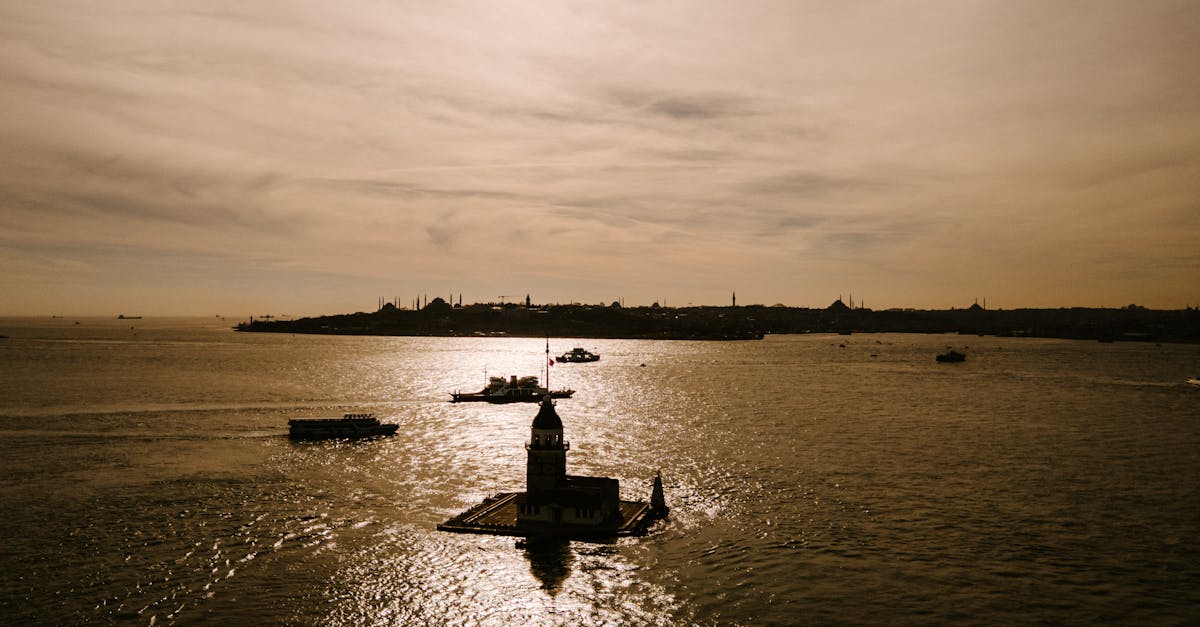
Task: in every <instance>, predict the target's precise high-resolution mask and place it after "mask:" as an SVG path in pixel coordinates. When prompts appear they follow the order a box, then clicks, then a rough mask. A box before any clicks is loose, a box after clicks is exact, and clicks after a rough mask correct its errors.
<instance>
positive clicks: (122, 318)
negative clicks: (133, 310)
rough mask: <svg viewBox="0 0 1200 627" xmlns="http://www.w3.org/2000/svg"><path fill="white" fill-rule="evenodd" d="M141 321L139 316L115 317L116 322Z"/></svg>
mask: <svg viewBox="0 0 1200 627" xmlns="http://www.w3.org/2000/svg"><path fill="white" fill-rule="evenodd" d="M141 319H142V317H141V316H127V315H125V314H121V315H119V316H117V320H141Z"/></svg>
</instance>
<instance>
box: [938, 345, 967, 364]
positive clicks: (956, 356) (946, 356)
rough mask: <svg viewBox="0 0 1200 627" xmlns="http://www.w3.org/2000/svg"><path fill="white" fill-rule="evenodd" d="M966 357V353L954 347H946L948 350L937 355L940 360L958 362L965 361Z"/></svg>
mask: <svg viewBox="0 0 1200 627" xmlns="http://www.w3.org/2000/svg"><path fill="white" fill-rule="evenodd" d="M966 359H967V356H966V355H964V354H963V353H960V352H958V351H956V350H954V349H953V348H948V349H946V352H944V353H942V354H941V355H938V356H937V360H938V361H940V362H958V361H965V360H966Z"/></svg>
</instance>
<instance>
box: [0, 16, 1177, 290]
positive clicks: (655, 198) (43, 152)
mask: <svg viewBox="0 0 1200 627" xmlns="http://www.w3.org/2000/svg"><path fill="white" fill-rule="evenodd" d="M1198 25H1200V9H1197V7H1196V6H1195V3H1191V2H1186V1H1183V2H1175V1H1171V0H1156V1H1152V2H1147V3H1137V4H1130V3H1121V2H1098V3H1089V4H1088V5H1087V7H1078V6H1075V5H1069V4H1050V5H1047V4H1045V3H1040V2H1033V1H1028V2H1026V1H1018V2H976V3H956V4H947V5H939V6H938V7H936V8H929V7H926V8H921V7H913V6H902V5H894V4H889V3H873V2H869V3H853V4H846V5H831V4H828V3H808V2H761V3H757V2H756V3H751V4H749V5H746V4H736V3H723V2H711V3H709V2H702V3H700V4H699V5H696V4H690V3H683V4H674V3H648V4H632V5H611V4H605V3H599V4H563V5H548V4H545V3H541V2H529V3H525V2H513V3H502V4H488V3H475V2H445V3H436V4H425V5H419V6H417V5H411V4H407V3H391V2H362V3H354V4H352V5H345V6H339V7H337V8H336V10H335V9H333V8H332V7H329V6H324V5H321V4H296V3H282V2H273V1H267V2H255V3H250V4H244V5H236V6H235V5H229V6H216V5H204V4H201V5H183V6H164V5H161V4H158V3H136V2H135V3H133V4H130V3H122V4H110V5H96V4H95V3H85V2H82V1H80V2H74V1H71V0H62V1H50V2H38V3H7V4H5V5H2V6H0V250H6V251H9V253H7V254H8V256H7V257H5V259H6V260H7V261H12V260H14V259H25V260H37V261H33V262H28V263H25V262H23V263H11V264H10V263H6V270H9V271H8V272H6V274H8V275H9V276H8V277H7V278H2V279H0V288H2V289H3V290H5V293H6V294H7V293H13V294H19V296H18V298H17V300H19V301H21V302H24V303H28V304H27V305H26V307H27V309H26V310H28V311H36V310H37V309H38V304H37V303H38V302H39V301H38V300H37V299H38V296H37V295H36V293H34V292H30V291H29V290H28V286H29V285H31V284H33V280H32V279H33V278H34V277H36V279H37V281H39V282H42V283H43V284H45V283H46V282H47V281H50V282H54V281H56V280H57V281H59V282H61V283H63V284H66V283H68V282H71V281H74V277H79V276H83V275H85V274H86V275H87V276H88V277H90V278H89V280H90V281H92V282H93V283H95V284H97V285H105V286H109V289H112V290H113V291H114V292H120V293H121V294H122V297H123V298H127V297H128V296H129V295H130V294H132V293H136V292H137V290H139V289H141V290H145V291H146V294H147V299H148V300H151V301H152V300H153V298H154V297H153V292H154V291H155V290H156V289H165V288H162V286H165V285H169V284H172V283H173V282H177V281H179V280H180V277H181V276H184V275H186V276H188V277H189V278H188V280H189V281H192V282H196V278H195V277H196V274H195V273H196V272H197V271H198V269H200V268H211V269H212V271H213V272H214V273H215V274H214V276H216V275H217V274H219V275H220V276H229V277H231V278H230V281H228V282H225V283H222V282H221V281H220V280H214V282H213V284H214V285H222V284H231V285H232V284H236V285H238V288H237V289H238V290H242V291H244V292H248V293H251V294H254V293H263V294H271V296H272V298H277V297H284V298H288V296H286V295H284V294H286V293H285V292H282V291H275V290H268V289H266V286H267V285H268V284H271V285H273V284H276V283H279V282H280V281H286V282H289V283H294V284H297V285H313V284H318V283H319V284H321V285H327V283H326V281H327V278H328V277H339V280H338V281H335V283H340V284H342V285H344V286H345V288H344V289H341V290H329V289H323V290H322V292H323V295H322V296H320V297H318V296H311V295H299V294H297V295H296V296H295V299H296V302H303V303H305V306H307V307H313V306H316V305H315V303H317V302H319V301H320V299H321V298H326V299H327V300H325V301H323V302H324V303H325V304H323V305H320V308H321V309H323V310H328V311H338V310H341V309H344V308H345V307H344V306H342V305H340V304H339V303H342V302H344V301H347V300H351V299H362V298H364V297H363V295H362V294H360V293H359V292H361V291H363V290H372V289H375V290H378V291H380V292H382V293H394V292H399V293H405V292H410V291H422V290H423V289H427V288H429V287H430V286H429V285H428V284H429V283H437V284H438V286H439V287H441V286H444V285H446V284H447V283H458V284H460V285H462V287H463V288H464V289H466V290H469V289H476V288H477V289H479V290H481V291H482V292H483V293H484V294H488V293H491V292H495V291H496V290H497V289H500V290H501V291H504V290H507V289H510V288H499V286H500V285H504V284H510V283H516V284H518V286H517V287H516V289H526V290H529V289H533V287H534V286H535V285H536V286H537V287H538V288H539V289H540V290H544V292H546V293H545V294H544V295H542V296H540V297H541V298H545V299H549V300H566V299H569V298H575V299H583V300H588V301H601V300H612V299H613V298H615V297H617V296H624V297H626V298H627V299H638V298H643V299H657V298H662V297H667V298H670V299H672V300H675V301H677V302H688V301H692V302H724V300H725V298H726V297H727V290H728V289H729V288H730V287H734V286H736V287H738V291H739V295H741V294H745V295H746V298H749V299H751V300H762V301H764V302H779V301H782V302H787V303H792V304H825V303H827V302H828V301H830V300H831V295H836V293H841V292H845V291H849V290H850V289H854V291H855V292H856V293H863V294H867V293H873V294H875V296H874V298H873V299H872V300H874V301H876V302H877V303H879V304H884V303H887V304H894V305H934V306H939V305H942V306H944V305H950V304H962V303H963V302H965V301H966V299H968V298H971V297H974V296H978V295H980V294H979V293H978V292H987V294H988V295H989V300H990V301H991V302H993V303H998V304H999V303H1004V304H1011V305H1023V304H1028V305H1037V304H1047V305H1060V304H1096V303H1097V302H1099V301H1104V302H1109V303H1115V302H1121V301H1128V302H1134V301H1144V304H1147V305H1152V306H1154V305H1157V306H1179V305H1182V304H1185V303H1189V302H1190V303H1196V302H1200V293H1198V292H1197V291H1196V290H1197V287H1196V283H1195V281H1194V277H1195V276H1196V274H1197V271H1198V270H1200V267H1197V261H1196V258H1195V256H1194V254H1190V252H1189V251H1194V243H1192V241H1191V240H1193V239H1194V238H1195V234H1196V233H1200V211H1197V206H1196V201H1195V193H1194V192H1195V181H1196V180H1200V159H1197V158H1196V157H1195V155H1194V153H1195V150H1194V147H1195V146H1196V145H1198V144H1200V87H1197V85H1198V83H1197V82H1196V81H1195V80H1193V79H1192V74H1194V70H1195V68H1196V67H1200V26H1198ZM12 251H17V252H12ZM116 258H122V259H135V258H136V259H138V260H139V262H141V263H132V262H131V263H130V264H127V265H134V266H138V265H141V266H144V267H145V272H144V273H140V274H139V276H138V279H137V282H136V284H134V283H132V282H130V283H129V284H128V285H125V284H124V283H123V282H124V281H126V279H124V278H122V276H123V274H122V273H121V272H120V271H118V270H116V269H115V268H116V267H117V266H118V265H120V264H116V263H115V262H112V260H113V259H116ZM184 258H186V259H190V260H194V262H188V263H186V264H182V263H171V260H172V259H184ZM154 259H158V260H161V263H153V262H152V261H151V260H154ZM548 260H550V261H548ZM10 269H11V270H10ZM481 269H483V270H482V272H483V273H484V274H485V275H486V276H480V273H481ZM235 272H236V275H235V274H227V273H235ZM125 274H128V270H127V268H126V271H125ZM235 276H236V280H235ZM246 277H254V278H252V279H247V278H246ZM306 277H324V278H321V279H319V280H318V279H312V281H311V282H310V281H309V279H307V278H306ZM848 283H853V284H854V285H848ZM1056 283H1070V284H1071V285H1073V286H1084V287H1078V288H1072V291H1069V292H1060V294H1062V295H1063V298H1064V299H1066V300H1069V301H1070V302H1058V301H1055V300H1054V299H1051V298H1049V297H1048V296H1046V294H1049V293H1053V291H1052V290H1051V289H1050V286H1053V285H1055V284H1056ZM672 290H674V291H672ZM968 290H971V291H972V292H971V293H968ZM51 291H53V290H51ZM583 291H586V292H587V293H581V292H583ZM200 293H201V292H200V291H195V292H187V293H186V294H187V297H188V298H201V296H200ZM183 294H184V293H182V292H176V293H173V295H172V296H171V297H170V298H169V299H164V300H162V301H161V306H162V307H163V308H170V307H173V306H176V305H175V304H174V303H175V302H176V300H178V298H182V297H183V296H182V295H183ZM756 294H758V295H761V296H756ZM94 296H95V297H96V298H97V299H98V300H96V301H95V302H101V301H102V300H103V298H102V295H100V294H94ZM373 296H374V295H373V294H367V295H366V301H367V302H368V303H369V302H373ZM208 297H209V298H211V299H213V300H214V301H220V300H221V299H222V298H226V296H225V295H222V294H220V293H218V292H215V291H214V292H210V293H208ZM480 297H481V298H482V297H486V296H480ZM468 298H470V295H469V294H468ZM172 299H174V300H172ZM227 300H228V301H229V302H234V301H235V300H236V302H238V303H243V302H248V301H247V300H246V299H244V298H241V297H238V298H237V299H232V298H229V299H227ZM267 305H268V303H262V304H256V305H255V307H262V308H264V310H265V308H266V306H267ZM49 306H50V305H49V304H47V305H46V307H49ZM98 306H99V305H98ZM180 306H181V307H184V308H186V309H187V310H189V311H191V310H195V309H197V306H196V305H195V303H192V304H187V305H180ZM280 306H281V307H283V306H285V305H280Z"/></svg>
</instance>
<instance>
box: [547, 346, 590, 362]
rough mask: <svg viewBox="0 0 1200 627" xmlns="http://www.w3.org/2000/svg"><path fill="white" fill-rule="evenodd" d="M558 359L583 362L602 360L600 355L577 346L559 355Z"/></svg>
mask: <svg viewBox="0 0 1200 627" xmlns="http://www.w3.org/2000/svg"><path fill="white" fill-rule="evenodd" d="M556 361H565V362H567V363H583V362H588V361H600V356H599V355H597V354H596V353H593V352H590V351H585V350H583V349H582V348H579V347H575V348H572V349H571V350H570V352H566V353H563V354H561V355H559V356H558V359H557V360H556Z"/></svg>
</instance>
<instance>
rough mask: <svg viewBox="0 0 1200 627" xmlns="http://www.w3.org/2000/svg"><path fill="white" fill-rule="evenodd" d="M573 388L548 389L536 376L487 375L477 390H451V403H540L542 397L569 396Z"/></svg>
mask: <svg viewBox="0 0 1200 627" xmlns="http://www.w3.org/2000/svg"><path fill="white" fill-rule="evenodd" d="M574 393H575V390H570V389H563V390H550V389H547V388H545V387H542V386H541V385H539V384H538V378H537V377H532V376H530V377H520V378H518V377H517V376H516V375H513V376H512V377H511V378H509V379H505V378H504V377H489V378H488V382H487V385H486V386H484V388H483V389H482V390H480V391H478V392H451V393H450V402H451V403H467V402H484V403H540V402H541V401H542V399H543V398H545V397H546V396H549V397H550V398H569V397H570V396H571V395H572V394H574Z"/></svg>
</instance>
